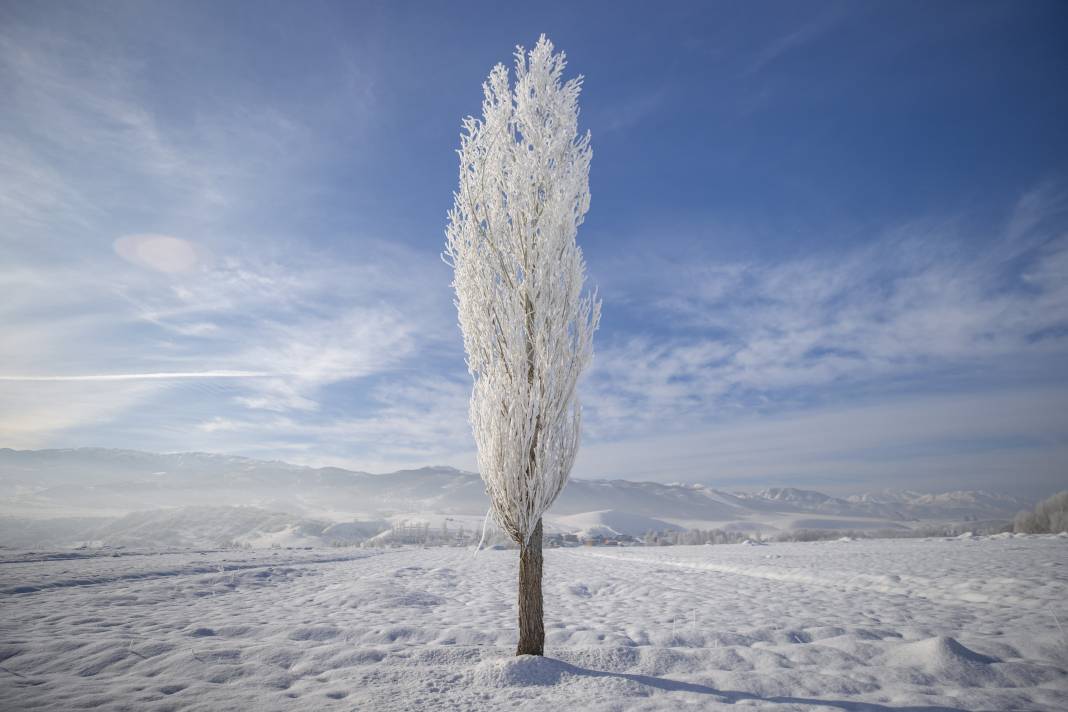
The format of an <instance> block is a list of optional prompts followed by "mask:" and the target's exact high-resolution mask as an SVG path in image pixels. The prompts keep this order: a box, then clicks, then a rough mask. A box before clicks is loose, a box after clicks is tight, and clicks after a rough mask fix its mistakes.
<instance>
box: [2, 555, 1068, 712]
mask: <svg viewBox="0 0 1068 712" xmlns="http://www.w3.org/2000/svg"><path fill="white" fill-rule="evenodd" d="M1066 546H1068V540H1066V539H1064V538H1056V537H1016V538H1004V539H990V538H974V539H959V540H892V541H890V540H884V541H853V542H817V543H806V544H774V545H770V546H752V547H750V546H715V547H712V546H708V547H667V548H658V549H651V548H634V549H608V548H598V549H570V550H548V551H546V557H545V566H546V570H545V599H546V633H547V639H546V652H547V654H548V656H549V657H547V658H545V659H534V658H522V659H517V658H514V657H512V656H511V653H512V651H513V649H514V645H515V640H516V638H515V630H514V629H515V620H514V617H515V613H514V605H515V604H514V599H515V577H516V568H517V562H516V558H517V553H516V552H515V551H484V552H482V553H480V554H478V556H472V554H471V552H469V551H464V550H457V549H426V550H420V549H390V550H380V551H368V550H362V551H353V552H352V553H349V554H345V553H344V550H342V553H341V554H339V553H338V551H336V550H335V551H330V550H318V551H280V552H233V551H228V552H208V553H205V554H198V553H196V552H193V553H170V554H161V555H150V554H146V555H130V556H122V557H100V558H90V559H54V560H48V559H43V557H36V560H27V559H28V558H29V559H33V558H34V557H22V558H21V560H19V559H18V557H9V558H8V559H7V560H6V561H4V562H3V563H0V591H2V593H0V613H2V616H0V709H5V710H7V709H86V708H99V709H116V710H118V709H129V710H179V709H182V710H184V709H190V710H219V709H252V708H255V709H257V710H273V709H316V710H317V709H369V710H370V709H374V710H391V709H459V710H483V709H487V710H488V709H504V708H508V709H528V708H529V709H534V708H538V709H563V708H567V709H574V710H580V709H595V710H613V709H628V710H629V709H642V710H677V709H688V708H693V709H720V708H723V709H727V708H731V709H734V708H736V706H737V705H745V706H751V707H757V708H761V709H775V710H795V709H805V710H809V709H827V710H842V709H848V710H854V709H876V710H877V709H951V710H952V709H965V710H1009V709H1027V710H1062V709H1068V638H1066V637H1065V636H1064V635H1063V633H1062V631H1061V630H1060V629H1059V627H1058V625H1057V621H1058V620H1059V621H1061V622H1062V623H1063V622H1066V621H1068V609H1066V605H1068V548H1066Z"/></svg>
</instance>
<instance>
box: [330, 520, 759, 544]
mask: <svg viewBox="0 0 1068 712" xmlns="http://www.w3.org/2000/svg"><path fill="white" fill-rule="evenodd" d="M756 537H757V535H754V534H752V533H747V532H737V531H724V530H722V529H689V530H673V531H648V532H646V533H645V534H643V535H642V536H640V537H635V536H632V535H630V534H620V533H617V532H590V533H578V534H570V533H561V532H553V533H550V534H546V535H545V536H544V538H543V540H542V541H543V546H544V547H545V548H550V549H552V548H567V547H579V546H673V545H682V544H691V545H692V544H738V543H741V542H743V541H746V540H750V539H753V538H756ZM480 542H481V543H482V546H483V547H484V548H487V549H515V548H518V545H517V544H515V542H513V541H512V540H511V539H509V538H507V537H506V536H505V535H504V534H503V533H502V532H500V531H496V530H495V531H493V532H489V533H487V536H486V539H485V541H483V540H482V534H481V532H479V531H474V530H468V529H467V528H465V527H464V526H463V525H461V526H460V527H458V528H450V527H449V526H448V521H445V522H443V523H442V526H440V527H433V526H431V525H430V524H429V523H426V522H415V523H404V524H401V525H399V526H395V527H393V528H391V529H389V530H387V531H384V532H382V533H381V534H378V535H377V536H374V537H372V538H370V539H368V540H367V541H365V542H363V544H362V546H363V547H366V548H377V547H392V546H427V547H437V546H450V547H459V548H467V547H471V546H477V545H478V544H479V543H480ZM338 545H341V544H340V543H339V544H338Z"/></svg>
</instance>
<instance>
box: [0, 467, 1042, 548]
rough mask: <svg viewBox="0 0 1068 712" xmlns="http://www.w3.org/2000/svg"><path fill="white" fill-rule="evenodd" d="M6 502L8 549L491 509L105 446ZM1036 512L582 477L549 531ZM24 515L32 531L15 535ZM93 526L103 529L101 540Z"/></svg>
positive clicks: (297, 531) (241, 534)
mask: <svg viewBox="0 0 1068 712" xmlns="http://www.w3.org/2000/svg"><path fill="white" fill-rule="evenodd" d="M0 494H2V495H3V496H2V498H0V516H6V517H8V519H7V520H6V522H7V523H6V525H3V524H0V535H3V536H4V539H3V540H2V541H0V543H4V544H6V545H8V546H11V545H13V544H12V542H13V541H15V540H17V541H21V542H25V541H33V540H34V539H33V537H37V540H38V541H56V538H55V536H52V534H57V533H58V532H59V531H62V532H63V536H62V538H63V539H64V540H67V541H69V540H70V539H71V538H72V537H73V538H74V539H77V540H94V539H107V540H108V541H111V542H116V541H118V542H125V541H153V542H156V543H159V544H165V545H181V544H182V543H183V542H184V543H185V544H187V545H192V546H207V545H216V544H218V543H220V542H224V541H248V542H252V543H256V544H257V545H268V544H271V543H278V544H283V543H285V542H300V541H303V540H315V541H314V542H313V543H315V544H318V543H322V542H326V543H329V541H330V540H331V539H330V536H331V535H330V533H329V532H327V531H326V530H327V528H328V527H330V526H331V525H337V526H339V525H341V524H344V525H345V526H348V527H350V528H352V527H356V528H357V529H358V533H355V534H353V535H351V536H349V535H346V536H338V537H336V538H338V539H345V540H350V539H351V540H362V538H367V537H369V536H373V535H374V534H376V533H379V532H381V531H383V529H384V528H387V527H388V526H389V522H393V523H396V522H398V521H404V520H413V521H414V520H419V521H433V522H435V524H434V526H438V524H437V522H439V521H440V519H441V517H442V516H454V517H472V518H473V517H477V518H479V520H480V518H481V517H482V516H483V515H484V514H485V512H486V508H487V506H488V501H487V499H486V496H485V494H484V491H483V485H482V481H481V479H480V478H479V476H478V475H477V474H476V473H473V472H465V471H463V470H457V469H455V468H451V467H426V468H421V469H415V470H401V471H398V472H392V473H388V474H371V473H367V472H359V471H353V470H345V469H341V468H335V467H327V468H312V467H304V466H299V465H292V464H289V463H285V462H267V461H261V460H254V459H250V458H244V457H231V456H223V455H212V454H206V453H177V454H154V453H147V452H139V451H133V450H109V449H101V448H84V449H76V450H37V451H32V450H31V451H17V450H10V449H0ZM1028 506H1029V504H1028V503H1026V502H1021V501H1019V500H1016V499H1014V498H1012V497H1008V496H1005V495H999V494H991V493H987V492H950V493H944V494H924V493H918V492H894V491H883V492H878V493H870V494H861V495H856V496H853V497H848V498H845V499H842V498H837V497H832V496H829V495H826V494H823V493H820V492H814V491H811V490H802V489H795V488H769V489H764V490H761V491H759V492H755V493H740V492H725V491H722V490H718V489H714V488H711V487H707V486H704V485H686V484H660V483H655V482H630V481H626V480H581V479H573V480H572V481H571V482H570V484H569V485H568V486H567V488H566V489H565V490H564V492H563V494H562V495H561V496H560V498H559V499H558V500H557V502H556V503H555V504H554V506H553V508H552V510H550V512H549V514H548V515H547V517H546V524H547V525H548V526H551V527H553V528H555V529H556V530H558V531H575V532H589V531H593V530H594V529H597V528H602V530H603V531H604V532H605V533H608V532H615V533H626V534H632V535H634V534H642V533H644V532H646V531H648V530H650V529H655V530H661V531H663V530H670V529H672V528H674V527H683V528H701V529H712V528H722V529H733V530H746V531H750V530H752V531H757V530H764V531H777V530H793V529H799V528H821V529H885V528H894V527H901V526H904V525H903V524H902V523H903V522H916V521H930V520H937V521H960V520H965V519H998V518H1009V517H1011V516H1012V515H1014V514H1015V513H1016V512H1017V511H1019V510H1021V509H1024V508H1027V507H1028ZM166 512H170V514H165V513H166ZM13 517H14V518H18V521H20V522H22V523H21V524H19V525H18V526H13V525H12V524H11V522H12V521H13V520H12V519H10V518H13ZM61 518H62V519H61ZM86 518H89V520H91V521H90V524H86V521H89V520H87V519H86ZM28 520H32V521H28ZM41 520H49V521H50V522H51V523H44V522H42V521H41ZM216 520H219V521H216ZM93 526H96V527H102V529H101V530H100V531H99V532H96V533H94V531H93ZM375 527H378V529H377V530H376V529H375ZM354 531H355V530H354ZM5 532H6V533H5ZM190 532H192V533H190ZM335 533H336V532H335ZM75 534H77V536H74V535H75ZM323 536H326V538H325V539H324V538H322V537H323Z"/></svg>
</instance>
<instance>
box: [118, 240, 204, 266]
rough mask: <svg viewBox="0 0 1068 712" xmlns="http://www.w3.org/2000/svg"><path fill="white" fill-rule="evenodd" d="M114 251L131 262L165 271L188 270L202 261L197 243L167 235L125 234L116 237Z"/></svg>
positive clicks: (202, 256) (202, 257) (201, 252)
mask: <svg viewBox="0 0 1068 712" xmlns="http://www.w3.org/2000/svg"><path fill="white" fill-rule="evenodd" d="M115 252H116V254H118V255H119V257H121V258H123V259H124V260H126V261H127V262H129V263H131V264H135V265H139V266H141V267H147V268H149V269H154V270H156V271H158V272H166V273H168V274H173V273H176V272H188V271H190V270H191V269H193V268H194V267H196V266H197V265H198V264H200V263H201V262H203V261H204V255H203V251H202V250H200V249H198V248H197V246H196V245H194V244H193V243H192V242H190V241H189V240H183V239H181V238H179V237H172V236H170V235H126V236H124V237H120V238H119V239H117V240H115Z"/></svg>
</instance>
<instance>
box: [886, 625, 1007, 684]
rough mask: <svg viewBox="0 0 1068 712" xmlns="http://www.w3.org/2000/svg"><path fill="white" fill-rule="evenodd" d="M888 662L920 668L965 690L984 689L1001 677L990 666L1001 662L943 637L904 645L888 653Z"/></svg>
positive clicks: (952, 639) (892, 664) (894, 664)
mask: <svg viewBox="0 0 1068 712" xmlns="http://www.w3.org/2000/svg"><path fill="white" fill-rule="evenodd" d="M885 662H886V664H887V665H891V666H894V667H911V668H919V669H920V670H922V671H923V672H925V673H927V674H929V675H933V676H935V677H937V678H939V679H940V680H942V681H944V682H953V683H954V684H957V685H960V686H962V687H981V686H983V685H986V684H988V683H989V682H991V681H992V680H994V679H995V678H996V677H997V675H996V673H995V671H994V670H993V669H992V668H991V667H990V665H991V664H992V663H996V662H999V661H998V660H997V659H996V658H991V657H988V656H986V655H982V654H981V653H977V652H975V651H974V650H971V649H969V648H966V647H964V646H963V645H961V644H960V643H958V642H957V641H956V640H955V639H954V638H951V637H949V636H944V635H943V636H938V637H935V638H927V639H926V640H919V641H916V642H914V643H905V644H903V645H900V646H898V647H897V648H896V649H893V650H891V651H890V652H888V653H887V654H886V657H885Z"/></svg>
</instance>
